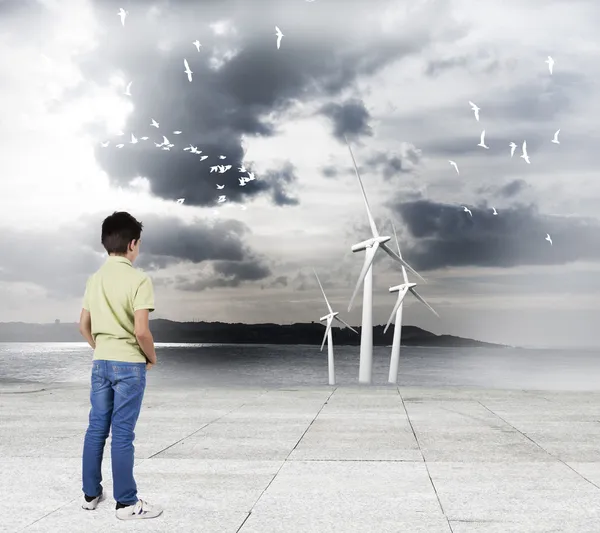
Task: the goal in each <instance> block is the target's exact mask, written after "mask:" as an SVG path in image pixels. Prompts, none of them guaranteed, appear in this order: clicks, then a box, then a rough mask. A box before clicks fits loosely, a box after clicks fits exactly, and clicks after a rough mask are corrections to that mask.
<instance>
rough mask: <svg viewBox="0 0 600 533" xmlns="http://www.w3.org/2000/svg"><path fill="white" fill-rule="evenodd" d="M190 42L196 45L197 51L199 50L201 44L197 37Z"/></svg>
mask: <svg viewBox="0 0 600 533" xmlns="http://www.w3.org/2000/svg"><path fill="white" fill-rule="evenodd" d="M192 44H193V45H194V46H195V47H196V50H198V52H199V51H200V47H201V46H202V45H201V44H200V41H199V40H198V39H196V40H195V41H194V42H193V43H192Z"/></svg>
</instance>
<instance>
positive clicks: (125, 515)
mask: <svg viewBox="0 0 600 533" xmlns="http://www.w3.org/2000/svg"><path fill="white" fill-rule="evenodd" d="M162 512H163V510H162V509H161V508H160V507H158V506H156V505H150V504H149V503H148V502H145V501H144V500H138V501H137V502H136V503H135V505H129V506H127V507H121V509H117V518H118V519H119V520H137V519H138V518H156V517H157V516H160V515H161V514H162Z"/></svg>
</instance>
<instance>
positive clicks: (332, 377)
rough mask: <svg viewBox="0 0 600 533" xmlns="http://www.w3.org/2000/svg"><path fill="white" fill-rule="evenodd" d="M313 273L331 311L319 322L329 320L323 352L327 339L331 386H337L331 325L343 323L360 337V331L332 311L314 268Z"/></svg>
mask: <svg viewBox="0 0 600 533" xmlns="http://www.w3.org/2000/svg"><path fill="white" fill-rule="evenodd" d="M313 272H314V273H315V277H316V278H317V282H318V283H319V287H321V292H322V293H323V298H325V303H326V304H327V309H329V314H327V315H325V316H322V317H321V318H320V319H319V321H320V322H323V320H327V327H326V328H325V335H324V336H323V342H322V343H321V351H323V346H324V345H325V339H327V366H328V368H329V384H330V385H335V367H334V364H333V333H332V331H331V325H332V323H333V319H335V320H337V321H338V322H341V323H342V324H343V325H344V326H346V327H347V328H350V329H351V330H352V331H354V333H356V334H357V335H358V331H356V330H355V329H354V328H353V327H352V326H349V325H348V324H346V322H344V321H343V320H342V319H341V318H340V317H339V316H338V315H339V313H336V312H334V311H333V309H331V306H330V305H329V301H328V300H327V296H325V291H324V290H323V285H321V281H320V280H319V276H317V273H316V271H315V269H314V268H313Z"/></svg>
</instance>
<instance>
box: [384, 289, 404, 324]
mask: <svg viewBox="0 0 600 533" xmlns="http://www.w3.org/2000/svg"><path fill="white" fill-rule="evenodd" d="M407 291H408V289H407V288H406V287H405V288H404V289H402V290H400V291H399V292H398V299H397V300H396V305H394V309H392V314H391V315H390V319H389V320H388V321H387V324H386V325H385V328H384V330H383V332H384V333H385V332H386V331H387V329H388V328H389V327H390V324H391V323H392V320H393V319H394V315H395V314H396V311H398V308H399V307H400V305H401V304H402V302H403V301H404V297H405V296H406V293H407Z"/></svg>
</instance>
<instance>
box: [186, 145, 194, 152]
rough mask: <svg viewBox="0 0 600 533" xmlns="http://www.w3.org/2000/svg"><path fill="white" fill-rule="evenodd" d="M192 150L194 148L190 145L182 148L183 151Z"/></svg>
mask: <svg viewBox="0 0 600 533" xmlns="http://www.w3.org/2000/svg"><path fill="white" fill-rule="evenodd" d="M192 148H194V147H193V146H192V145H191V144H190V145H189V146H186V147H185V148H184V151H187V150H191V149H192Z"/></svg>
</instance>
